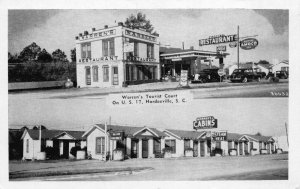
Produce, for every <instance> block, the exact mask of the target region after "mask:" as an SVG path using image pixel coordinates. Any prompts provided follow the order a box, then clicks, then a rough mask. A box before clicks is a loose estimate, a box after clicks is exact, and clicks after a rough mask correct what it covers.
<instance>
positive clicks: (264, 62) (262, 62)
mask: <svg viewBox="0 0 300 189" xmlns="http://www.w3.org/2000/svg"><path fill="white" fill-rule="evenodd" d="M258 64H270V62H268V61H266V60H260V61H258Z"/></svg>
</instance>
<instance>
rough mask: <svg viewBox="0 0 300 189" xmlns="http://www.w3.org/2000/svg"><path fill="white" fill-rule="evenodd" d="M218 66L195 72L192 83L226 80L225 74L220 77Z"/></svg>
mask: <svg viewBox="0 0 300 189" xmlns="http://www.w3.org/2000/svg"><path fill="white" fill-rule="evenodd" d="M218 70H219V69H218V68H213V69H204V70H202V71H200V72H199V73H197V74H195V76H194V79H193V80H192V81H191V82H192V83H207V82H220V79H221V81H223V80H224V76H222V77H220V76H219V74H218Z"/></svg>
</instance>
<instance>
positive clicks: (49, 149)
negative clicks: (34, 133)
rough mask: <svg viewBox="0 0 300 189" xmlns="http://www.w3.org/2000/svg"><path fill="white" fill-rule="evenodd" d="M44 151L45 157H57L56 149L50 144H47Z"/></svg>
mask: <svg viewBox="0 0 300 189" xmlns="http://www.w3.org/2000/svg"><path fill="white" fill-rule="evenodd" d="M45 152H46V158H47V159H58V158H59V154H58V151H57V150H55V149H54V148H53V147H52V146H47V147H46V148H45Z"/></svg>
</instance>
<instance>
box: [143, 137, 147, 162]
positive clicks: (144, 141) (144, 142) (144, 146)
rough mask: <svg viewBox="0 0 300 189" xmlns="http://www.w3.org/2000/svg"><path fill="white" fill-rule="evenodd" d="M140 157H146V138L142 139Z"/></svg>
mask: <svg viewBox="0 0 300 189" xmlns="http://www.w3.org/2000/svg"><path fill="white" fill-rule="evenodd" d="M142 158H148V140H142Z"/></svg>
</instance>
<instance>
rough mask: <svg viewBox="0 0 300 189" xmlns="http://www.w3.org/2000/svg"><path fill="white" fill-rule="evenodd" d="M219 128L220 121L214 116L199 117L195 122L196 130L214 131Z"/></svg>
mask: <svg viewBox="0 0 300 189" xmlns="http://www.w3.org/2000/svg"><path fill="white" fill-rule="evenodd" d="M217 127H218V120H217V119H215V118H214V117H213V116H207V117H198V118H197V119H196V121H194V122H193V128H194V129H196V130H197V129H212V128H217Z"/></svg>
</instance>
